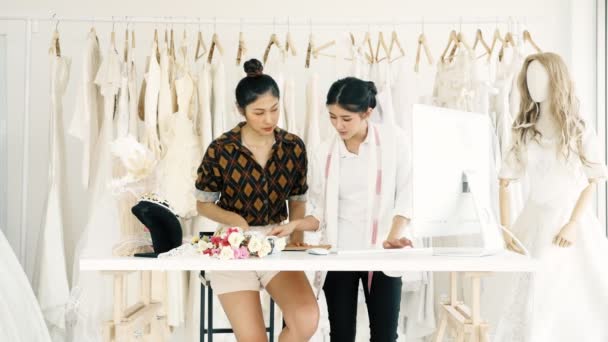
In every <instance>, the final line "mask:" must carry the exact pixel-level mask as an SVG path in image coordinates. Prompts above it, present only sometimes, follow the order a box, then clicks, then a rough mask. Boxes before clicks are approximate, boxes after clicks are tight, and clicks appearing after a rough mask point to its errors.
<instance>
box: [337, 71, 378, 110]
mask: <svg viewBox="0 0 608 342" xmlns="http://www.w3.org/2000/svg"><path fill="white" fill-rule="evenodd" d="M376 94H378V90H377V89H376V85H375V84H374V82H370V81H364V80H360V79H358V78H356V77H346V78H342V79H339V80H337V81H336V82H334V83H333V84H332V85H331V87H330V88H329V91H328V92H327V101H326V102H325V104H326V105H328V106H329V105H339V106H340V107H342V108H343V109H345V110H347V111H349V112H353V113H364V112H367V110H368V109H369V108H375V107H376Z"/></svg>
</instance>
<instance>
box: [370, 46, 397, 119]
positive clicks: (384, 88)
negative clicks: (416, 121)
mask: <svg viewBox="0 0 608 342" xmlns="http://www.w3.org/2000/svg"><path fill="white" fill-rule="evenodd" d="M371 79H372V81H373V82H374V84H375V85H376V89H377V90H378V94H376V108H374V111H373V112H372V116H371V119H372V121H374V122H380V123H383V124H385V125H394V124H395V111H394V108H393V98H392V93H391V67H390V64H389V63H388V58H385V59H384V60H382V61H380V62H377V63H374V64H372V67H371Z"/></svg>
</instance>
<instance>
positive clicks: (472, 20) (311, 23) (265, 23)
mask: <svg viewBox="0 0 608 342" xmlns="http://www.w3.org/2000/svg"><path fill="white" fill-rule="evenodd" d="M530 19H532V20H530ZM536 19H537V18H530V17H513V16H502V17H500V16H498V17H462V16H460V17H452V18H448V19H445V18H444V19H430V20H429V19H426V18H424V17H420V18H418V19H403V18H402V19H396V18H391V19H383V18H368V19H364V18H322V19H314V20H313V19H312V18H308V19H306V18H290V17H272V18H260V19H255V18H248V19H244V18H217V17H211V18H209V17H206V18H203V17H184V16H157V17H143V16H110V17H108V16H104V17H96V16H57V15H56V14H54V13H53V14H51V15H47V16H41V15H38V16H23V15H0V22H1V21H22V22H24V24H25V34H24V35H25V37H24V38H25V42H26V43H25V68H24V69H25V70H24V75H25V82H24V94H25V96H24V116H23V120H24V121H23V140H22V146H23V156H22V163H23V164H22V175H24V176H23V179H22V182H21V192H22V194H21V213H20V227H21V230H20V234H21V235H20V240H19V242H20V251H19V252H20V253H19V255H20V259H21V262H22V264H23V265H27V253H25V251H26V243H27V228H26V226H25V223H26V219H27V216H28V215H27V201H28V191H29V182H28V175H29V126H30V90H29V89H30V75H31V54H32V51H31V42H32V36H33V33H36V32H37V31H38V24H39V23H40V22H54V23H55V27H58V26H59V25H60V23H62V22H68V23H91V24H92V25H95V24H98V23H109V24H112V25H114V24H116V23H121V24H156V25H158V24H183V25H198V26H199V28H200V25H211V26H212V27H213V30H214V31H215V30H216V29H217V25H222V26H233V25H239V26H240V28H241V30H242V29H243V27H244V26H245V25H246V26H248V27H252V26H256V27H266V28H271V29H272V30H273V31H274V30H276V29H277V27H280V28H284V29H287V30H290V29H292V28H295V29H307V30H310V32H311V33H312V30H313V28H314V29H315V30H319V29H333V30H336V29H341V28H342V29H352V28H355V27H359V28H361V29H367V30H371V29H372V27H373V28H374V29H376V30H377V29H381V28H389V29H393V30H395V29H396V28H397V26H404V25H414V26H419V27H420V29H421V31H422V32H424V27H425V25H444V26H452V27H455V26H456V25H459V29H461V28H462V25H496V26H498V25H499V24H502V25H505V24H506V25H508V28H509V30H510V31H515V32H519V31H520V29H521V26H520V25H522V24H523V25H524V26H525V25H526V24H527V23H528V21H539V20H536Z"/></svg>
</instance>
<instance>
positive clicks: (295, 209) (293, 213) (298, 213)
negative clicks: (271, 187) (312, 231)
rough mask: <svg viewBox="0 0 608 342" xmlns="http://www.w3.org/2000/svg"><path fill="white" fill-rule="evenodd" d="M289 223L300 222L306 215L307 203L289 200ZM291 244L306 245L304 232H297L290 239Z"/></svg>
mask: <svg viewBox="0 0 608 342" xmlns="http://www.w3.org/2000/svg"><path fill="white" fill-rule="evenodd" d="M288 203H289V222H293V221H296V220H299V219H301V218H303V217H304V215H305V214H306V202H304V201H294V200H289V201H288ZM289 242H290V243H292V244H302V243H304V231H302V230H295V229H294V231H293V233H291V236H290V237H289Z"/></svg>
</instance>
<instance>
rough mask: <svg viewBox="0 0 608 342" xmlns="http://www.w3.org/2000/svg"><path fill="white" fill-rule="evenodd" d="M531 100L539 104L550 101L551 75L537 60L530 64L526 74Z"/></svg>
mask: <svg viewBox="0 0 608 342" xmlns="http://www.w3.org/2000/svg"><path fill="white" fill-rule="evenodd" d="M526 81H527V85H528V91H529V92H530V98H532V101H534V102H537V103H544V102H545V103H546V102H547V100H548V99H549V73H548V72H547V69H545V66H544V65H542V64H541V62H539V61H538V60H537V59H535V60H533V61H532V62H530V65H529V66H528V71H527V73H526Z"/></svg>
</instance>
